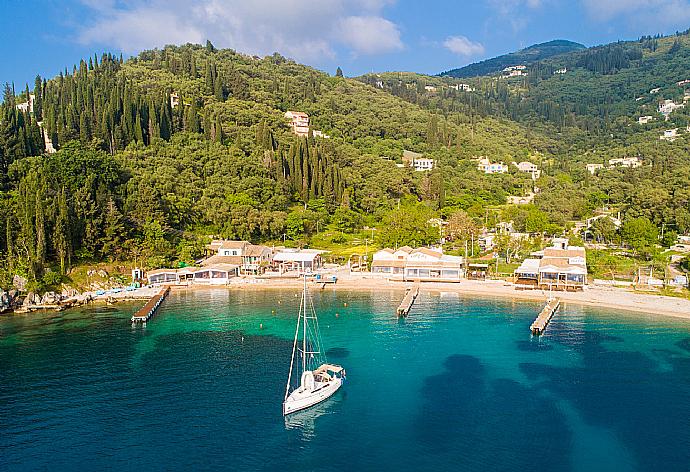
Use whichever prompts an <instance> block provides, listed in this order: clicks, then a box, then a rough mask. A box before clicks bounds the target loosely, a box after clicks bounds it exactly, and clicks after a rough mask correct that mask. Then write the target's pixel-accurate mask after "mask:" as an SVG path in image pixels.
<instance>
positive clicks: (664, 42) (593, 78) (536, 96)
mask: <svg viewBox="0 0 690 472" xmlns="http://www.w3.org/2000/svg"><path fill="white" fill-rule="evenodd" d="M521 72H522V73H521V74H520V75H517V76H513V77H509V76H508V74H500V75H498V76H496V75H490V76H486V77H475V78H471V79H456V78H451V77H430V76H423V75H419V74H410V73H385V74H379V75H378V76H377V75H375V74H370V75H367V76H364V77H362V78H360V80H362V81H364V82H366V83H369V84H376V83H379V85H381V86H382V87H383V88H384V89H385V90H387V91H389V92H391V93H393V94H394V95H397V96H400V97H402V98H405V99H406V100H408V101H410V102H412V103H417V104H420V105H422V106H424V107H428V108H430V109H434V110H438V109H443V110H446V111H458V110H461V111H463V112H465V113H471V114H478V115H481V116H493V117H505V118H508V119H510V120H512V121H517V122H520V123H522V124H524V125H526V126H529V127H531V128H532V129H534V128H535V127H537V128H538V127H542V128H543V127H547V128H551V131H549V130H548V129H543V132H546V133H551V132H558V133H565V137H567V138H568V139H573V140H575V141H577V142H578V143H579V144H582V140H585V141H587V143H586V145H587V146H590V147H591V146H597V145H602V144H608V143H609V142H610V141H611V138H613V139H614V140H615V141H616V142H617V143H618V144H626V143H628V144H629V143H633V142H639V141H640V140H644V141H650V140H651V141H658V138H659V136H660V134H659V133H661V134H663V132H664V131H665V130H667V129H674V128H679V129H680V128H685V127H686V126H687V125H688V121H689V119H688V118H689V112H690V110H689V109H688V107H682V106H679V107H674V110H673V113H671V114H669V115H668V120H666V118H665V117H664V116H662V115H660V114H659V112H658V109H659V105H660V104H662V103H665V101H666V100H670V101H672V102H673V103H675V104H676V105H683V102H684V100H685V101H686V102H687V97H688V91H690V83H689V82H687V81H688V80H690V35H688V32H687V31H686V32H684V33H678V34H676V35H673V36H669V37H643V38H640V39H639V40H637V41H628V42H618V43H613V44H608V45H603V46H598V47H595V48H589V49H584V50H579V51H576V52H571V53H568V54H562V55H559V56H555V57H551V58H549V59H545V60H541V61H538V62H535V63H533V64H532V65H530V66H527V67H526V69H525V70H524V71H521ZM642 116H651V117H652V118H651V120H650V121H649V123H647V124H645V125H644V126H642V127H640V126H639V124H638V119H639V118H640V117H642ZM652 130H653V133H652ZM645 131H646V132H648V133H647V134H646V135H645V134H644V133H643V132H645ZM572 144H573V143H571V144H570V145H572ZM575 144H577V143H575Z"/></svg>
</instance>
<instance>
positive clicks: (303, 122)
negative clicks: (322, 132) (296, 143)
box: [285, 110, 309, 137]
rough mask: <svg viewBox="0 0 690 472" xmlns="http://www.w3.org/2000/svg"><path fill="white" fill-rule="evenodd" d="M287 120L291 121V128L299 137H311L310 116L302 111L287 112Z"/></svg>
mask: <svg viewBox="0 0 690 472" xmlns="http://www.w3.org/2000/svg"><path fill="white" fill-rule="evenodd" d="M285 118H287V119H288V120H290V128H292V132H293V133H295V134H296V135H297V136H301V137H305V136H308V135H309V115H307V114H306V113H304V112H301V111H289V110H288V111H286V112H285Z"/></svg>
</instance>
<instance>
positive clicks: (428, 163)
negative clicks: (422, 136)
mask: <svg viewBox="0 0 690 472" xmlns="http://www.w3.org/2000/svg"><path fill="white" fill-rule="evenodd" d="M412 166H413V167H414V170H416V171H417V172H423V171H427V170H431V169H433V168H434V160H433V159H426V158H422V159H415V160H414V161H412Z"/></svg>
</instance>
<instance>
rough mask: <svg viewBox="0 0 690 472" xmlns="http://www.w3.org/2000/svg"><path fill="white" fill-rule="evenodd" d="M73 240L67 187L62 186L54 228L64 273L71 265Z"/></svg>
mask: <svg viewBox="0 0 690 472" xmlns="http://www.w3.org/2000/svg"><path fill="white" fill-rule="evenodd" d="M71 241H72V237H71V234H70V222H69V207H68V206H67V195H66V193H65V188H64V187H62V189H61V190H60V193H59V194H58V201H57V214H56V217H55V228H54V230H53V246H54V249H55V253H56V254H57V256H58V259H59V260H60V272H61V273H62V274H65V273H67V269H68V268H69V266H70V265H71V257H72V256H71V255H72V243H71Z"/></svg>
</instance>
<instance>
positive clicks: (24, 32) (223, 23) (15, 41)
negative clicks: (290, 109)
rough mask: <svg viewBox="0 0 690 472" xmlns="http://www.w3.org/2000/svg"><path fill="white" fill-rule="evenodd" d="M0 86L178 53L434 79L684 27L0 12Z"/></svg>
mask: <svg viewBox="0 0 690 472" xmlns="http://www.w3.org/2000/svg"><path fill="white" fill-rule="evenodd" d="M0 1H1V2H2V7H1V12H2V14H0V32H1V33H0V34H1V35H2V38H1V40H0V58H2V60H0V82H3V83H4V82H14V83H15V86H16V88H17V89H21V88H23V87H24V85H25V83H27V82H28V83H29V84H33V81H34V78H35V76H36V74H41V76H44V77H53V76H55V75H56V74H57V73H58V72H59V71H60V70H64V68H65V67H68V68H69V69H70V70H71V68H72V65H73V64H75V63H78V62H79V60H80V59H81V58H86V57H90V56H93V54H94V53H98V54H99V56H100V54H101V53H103V52H112V53H116V54H120V53H122V54H124V56H125V57H128V56H130V55H136V54H137V53H138V52H140V51H142V50H144V49H152V48H155V47H162V46H164V45H166V44H183V43H187V42H192V43H199V44H204V43H205V42H206V40H207V39H209V40H211V42H212V43H213V44H214V45H215V46H216V47H218V48H233V49H236V50H238V51H240V52H244V53H248V54H254V55H268V54H272V53H273V52H276V51H277V52H279V53H281V54H282V55H284V56H287V57H290V58H292V59H294V60H296V61H298V62H301V63H305V64H308V65H311V66H314V67H316V68H318V69H321V70H324V71H326V72H329V73H331V74H333V73H335V69H336V68H337V67H338V66H340V67H341V68H342V69H343V71H344V73H345V75H347V76H357V75H361V74H364V73H367V72H379V71H403V70H404V71H414V72H421V73H427V74H436V73H439V72H442V71H445V70H448V69H453V68H456V67H461V66H463V65H466V64H470V63H472V62H477V61H479V60H482V59H487V58H490V57H494V56H497V55H500V54H504V53H507V52H511V51H515V50H517V49H521V48H523V47H527V46H530V45H532V44H536V43H540V42H544V41H549V40H552V39H569V40H572V41H576V42H580V43H582V44H585V45H587V46H593V45H597V44H604V43H609V42H613V41H617V40H619V39H637V38H638V37H640V36H642V35H649V34H651V35H654V34H657V33H661V34H671V33H674V32H676V31H683V30H686V29H688V28H689V27H690V0H473V1H472V0H470V1H464V0H457V1H453V0H423V1H412V0H194V1H184V0H0Z"/></svg>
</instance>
